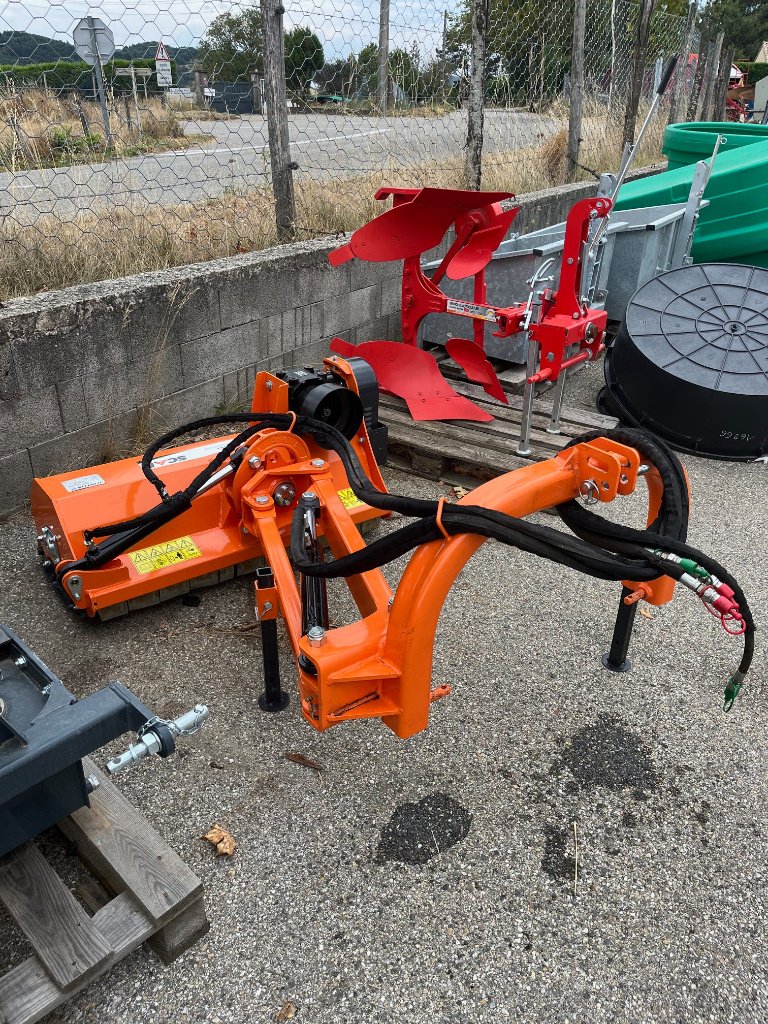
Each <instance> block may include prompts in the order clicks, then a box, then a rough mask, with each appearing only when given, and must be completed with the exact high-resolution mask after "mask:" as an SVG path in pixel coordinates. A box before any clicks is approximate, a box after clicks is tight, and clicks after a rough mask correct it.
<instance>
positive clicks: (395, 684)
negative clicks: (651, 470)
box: [299, 446, 623, 738]
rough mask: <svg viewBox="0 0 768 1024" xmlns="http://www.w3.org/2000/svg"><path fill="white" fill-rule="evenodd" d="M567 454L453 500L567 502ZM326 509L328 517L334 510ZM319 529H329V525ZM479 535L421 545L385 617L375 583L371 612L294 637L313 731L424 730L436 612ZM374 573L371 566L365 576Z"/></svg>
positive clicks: (507, 505)
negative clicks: (350, 727) (360, 724)
mask: <svg viewBox="0 0 768 1024" xmlns="http://www.w3.org/2000/svg"><path fill="white" fill-rule="evenodd" d="M617 447H618V448H621V446H617ZM573 451H574V450H573V449H572V450H571V451H570V452H568V453H565V454H564V455H561V456H558V457H557V458H556V459H552V460H549V461H547V462H541V463H538V464H535V465H531V466H526V467H524V468H523V469H518V470H515V471H514V472H513V473H508V474H506V475H504V476H502V477H498V478H497V479H495V480H491V481H489V482H488V483H486V484H483V485H481V486H480V487H478V488H477V489H476V490H474V491H473V492H472V493H471V494H469V495H467V496H466V497H465V498H462V499H461V501H460V502H459V504H477V505H482V506H485V507H487V508H493V509H498V510H499V511H501V512H505V513H508V514H510V515H516V516H524V515H528V514H530V513H532V512H536V511H540V510H541V509H544V508H548V507H550V506H552V505H557V504H559V503H560V502H563V501H568V500H569V499H571V498H574V497H576V496H577V495H578V493H579V487H580V484H581V475H580V474H579V472H578V470H577V467H576V461H575V459H574V458H573V455H572V452H573ZM607 457H608V458H614V459H617V460H622V458H623V457H622V456H621V455H619V454H616V455H608V456H607ZM621 464H622V465H623V461H622V463H621ZM613 496H615V490H614V491H613V492H612V493H611V494H608V493H606V494H605V498H606V500H607V499H609V498H610V497H613ZM327 511H328V512H329V513H330V516H331V518H335V516H334V512H333V509H328V510H327ZM324 512H325V510H324ZM324 528H325V530H326V531H329V529H330V527H329V524H328V522H326V524H325V527H324ZM485 539H486V538H484V537H480V536H477V535H476V534H461V535H457V536H455V537H452V538H451V539H450V540H440V541H433V542H431V543H429V544H425V545H423V546H421V547H420V548H418V549H417V550H416V552H415V553H414V554H413V556H412V558H411V560H410V562H409V564H408V567H407V568H406V570H405V573H404V574H403V577H402V579H401V581H400V584H399V586H398V588H397V593H396V595H395V599H394V603H393V604H392V608H391V612H390V613H389V614H388V613H387V609H386V607H383V605H382V598H383V597H384V596H385V595H386V594H387V593H388V588H387V589H386V590H385V589H384V587H381V586H378V585H377V610H376V611H375V612H374V613H373V614H372V615H370V616H368V618H365V619H362V620H361V621H358V622H354V623H352V624H350V625H348V626H343V627H341V628H339V629H334V630H330V631H329V632H328V633H327V634H326V638H325V641H324V643H323V646H322V647H320V648H315V647H312V646H310V644H309V642H308V640H307V638H306V637H303V638H302V639H301V643H300V650H301V653H302V654H303V655H304V656H305V659H306V661H308V662H311V664H312V665H313V666H314V672H311V673H310V672H307V671H306V670H304V669H303V668H302V667H301V666H300V668H299V685H300V690H301V694H302V710H303V712H304V714H305V717H306V718H307V719H308V721H310V722H311V723H312V725H314V726H315V728H318V729H325V728H327V727H328V726H330V725H333V724H335V723H336V722H338V721H343V720H345V719H349V718H362V717H381V718H383V720H384V722H385V723H386V725H388V726H389V728H390V729H392V730H393V732H395V733H396V734H397V735H398V736H400V737H403V738H405V737H408V736H412V735H414V734H415V733H417V732H420V731H421V730H422V729H425V728H426V726H427V724H428V721H429V706H430V682H431V676H432V653H433V646H434V640H435V631H436V628H437V622H438V619H439V616H440V611H441V609H442V606H443V603H444V601H445V598H446V596H447V594H448V591H449V590H450V588H451V585H452V584H453V581H454V579H455V578H456V576H457V575H458V573H459V572H460V571H461V569H462V568H463V566H464V565H465V564H466V563H467V561H468V560H469V558H470V557H471V556H472V554H473V553H474V552H475V551H476V550H477V549H478V548H479V547H480V546H481V544H483V543H484V541H485ZM374 575H376V576H378V575H379V573H378V570H377V571H376V573H366V576H374ZM306 661H305V664H306Z"/></svg>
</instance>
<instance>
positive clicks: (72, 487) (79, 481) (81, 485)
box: [61, 473, 104, 494]
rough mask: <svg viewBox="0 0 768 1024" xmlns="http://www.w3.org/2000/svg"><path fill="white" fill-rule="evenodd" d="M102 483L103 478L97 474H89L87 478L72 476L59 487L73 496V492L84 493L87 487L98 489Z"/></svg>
mask: <svg viewBox="0 0 768 1024" xmlns="http://www.w3.org/2000/svg"><path fill="white" fill-rule="evenodd" d="M103 483H104V477H102V476H99V474H98V473H89V474H88V476H74V477H72V479H71V480H62V481H61V486H62V487H63V488H64V490H65V491H69V493H70V494H73V493H74V492H75V491H84V490H85V489H86V488H87V487H98V486H99V485H100V484H103Z"/></svg>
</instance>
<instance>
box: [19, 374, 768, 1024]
mask: <svg viewBox="0 0 768 1024" xmlns="http://www.w3.org/2000/svg"><path fill="white" fill-rule="evenodd" d="M596 382H597V379H596V377H594V376H593V375H592V376H590V374H588V373H586V372H585V373H584V374H582V375H579V377H578V383H577V384H576V382H574V383H575V384H576V387H575V391H574V395H575V396H576V397H579V398H580V399H582V400H583V401H585V402H586V401H587V400H588V399H591V395H592V393H593V391H594V385H595V384H596ZM685 461H686V466H687V468H688V471H689V474H690V477H691V482H692V487H693V494H694V499H693V511H692V524H691V533H690V536H691V540H692V542H693V543H694V544H697V545H698V546H700V547H702V548H705V549H707V550H709V551H710V552H712V553H713V554H714V555H715V556H716V557H718V558H719V559H720V560H721V561H723V562H725V563H726V564H727V565H728V566H729V567H730V568H731V569H732V571H733V572H734V573H735V574H736V575H737V576H738V577H739V579H740V580H741V582H742V585H743V587H744V589H745V591H746V592H747V594H748V596H749V597H750V598H751V602H752V606H753V610H754V612H755V615H756V617H757V618H758V619H762V618H764V616H765V612H766V608H767V606H768V568H767V567H766V557H765V532H766V518H765V515H766V514H765V504H766V495H767V494H768V490H767V486H766V485H767V484H768V470H767V469H766V468H765V467H764V466H747V465H736V464H726V463H716V462H707V461H703V460H697V459H693V458H687V459H686V460H685ZM387 477H388V482H389V486H390V488H391V489H392V490H399V491H401V492H408V493H411V494H418V495H423V496H436V495H438V494H441V493H445V488H444V487H443V486H441V485H438V484H432V483H427V482H424V481H418V480H415V479H408V478H406V477H404V476H403V475H402V474H399V473H395V472H389V473H388V474H387ZM624 502H625V504H626V503H629V504H631V502H632V499H624ZM639 507H640V505H639V499H638V502H637V504H636V506H635V514H637V509H638V508H639ZM543 521H545V522H549V523H550V524H553V520H552V519H551V517H545V518H544V519H543ZM0 551H1V554H0V559H1V566H0V581H1V582H2V586H1V587H0V621H1V622H4V623H7V624H8V625H9V626H11V627H12V628H13V629H15V630H16V631H17V632H18V633H20V634H21V635H22V637H24V638H25V639H26V640H27V641H28V642H29V643H30V645H31V646H32V647H33V649H35V650H36V651H37V653H38V654H39V655H40V656H41V657H42V658H43V660H45V661H46V662H47V663H48V664H49V665H50V666H51V668H53V669H54V670H55V671H56V672H57V673H58V674H59V675H61V676H62V677H63V679H64V681H65V683H66V684H67V685H68V686H69V687H70V689H72V690H73V691H74V692H75V693H76V694H78V695H84V694H86V693H89V692H91V691H93V690H95V689H98V688H99V687H101V686H102V685H104V683H105V682H107V681H109V680H113V679H120V680H122V682H124V683H125V684H127V685H128V686H130V687H131V688H132V689H134V690H135V691H136V693H138V694H139V695H140V696H141V697H142V699H144V700H145V701H146V702H147V703H148V704H150V705H151V706H153V707H154V708H155V709H156V710H157V711H158V713H160V714H163V715H172V714H176V713H178V712H179V711H181V710H182V709H185V708H187V707H190V706H191V705H192V704H194V703H195V702H196V701H198V700H204V701H205V702H206V703H208V705H209V706H210V710H211V717H210V721H209V724H208V725H207V726H206V728H205V729H204V730H203V732H202V733H200V734H199V735H198V736H197V737H195V738H194V739H193V740H191V741H190V742H188V743H187V744H186V746H185V749H184V751H183V755H182V756H177V757H175V758H171V759H169V760H168V761H166V762H160V761H154V762H153V763H152V764H146V763H145V764H143V765H142V766H140V767H139V768H136V769H135V770H133V771H132V772H129V773H127V774H126V775H124V776H121V777H120V779H119V780H118V782H117V784H118V785H119V787H120V788H121V790H122V791H123V792H124V793H125V794H126V795H127V796H128V797H129V798H130V799H131V800H132V801H134V802H135V803H136V804H137V805H138V806H139V807H141V808H142V809H143V811H144V812H145V813H146V815H147V817H148V818H149V820H150V821H151V822H152V824H153V825H154V826H155V827H156V828H157V829H158V830H159V831H160V832H161V834H162V835H163V836H164V837H165V838H166V839H167V840H168V842H169V843H170V844H171V845H172V846H173V847H174V848H175V849H176V850H178V852H179V853H180V854H181V856H182V857H183V858H184V859H185V860H186V861H187V862H188V863H189V865H190V866H191V868H192V869H193V870H194V871H195V872H196V873H197V874H198V875H199V876H200V877H201V878H202V879H203V881H204V883H205V891H206V903H207V909H208V914H209V916H210V920H211V931H210V933H209V934H208V935H207V936H206V937H205V938H204V939H203V940H202V941H201V942H199V943H198V944H197V945H196V946H195V947H194V948H192V949H191V950H189V951H188V952H187V953H186V954H184V955H183V956H182V957H181V958H180V959H179V960H177V961H176V962H175V963H174V964H172V965H171V966H169V967H163V966H162V965H161V963H160V961H159V960H158V959H156V957H155V956H154V954H153V953H152V952H151V951H149V950H147V949H143V948H142V949H139V950H138V951H136V952H135V953H134V954H133V955H131V956H130V957H128V958H127V959H126V960H124V961H123V962H122V963H120V964H118V965H117V966H116V967H115V968H113V969H112V970H111V971H110V972H109V973H108V974H107V975H106V976H105V977H103V978H101V979H100V980H97V981H95V982H93V983H92V984H91V985H89V986H88V987H87V988H86V989H85V990H84V991H83V992H81V993H80V994H78V995H76V996H75V997H74V998H72V999H71V1000H70V1001H69V1002H68V1003H66V1004H65V1005H64V1006H63V1007H62V1008H61V1009H59V1010H58V1011H57V1012H56V1013H55V1014H54V1015H53V1016H52V1017H51V1020H53V1021H58V1022H68V1024H74V1022H89V1024H104V1022H119V1024H123V1022H124V1024H150V1022H157V1024H159V1022H165V1021H177V1022H181V1024H192V1022H195V1024H197V1022H200V1024H223V1022H233V1024H234V1022H238V1024H239V1022H243V1024H245V1022H248V1024H250V1022H254V1024H261V1022H270V1021H275V1020H289V1019H295V1020H296V1021H297V1022H306V1024H340V1022H350V1024H378V1022H381V1024H395V1022H398V1024H399V1022H408V1024H421V1022H430V1024H432V1022H435V1021H437V1022H446V1024H453V1022H468V1021H482V1022H486V1021H488V1022H491V1021H493V1022H496V1021H506V1020H509V1021H518V1022H520V1024H523V1022H525V1024H532V1022H541V1024H544V1022H546V1024H549V1022H552V1024H575V1022H590V1024H603V1022H605V1024H608V1022H610V1024H616V1022H627V1024H660V1022H665V1024H666V1022H670V1024H699V1022H700V1024H713V1022H716V1024H727V1022H731V1021H733V1022H738V1024H763V1022H764V1021H765V1020H766V1019H767V1018H768V981H767V980H766V948H768V947H767V946H766V904H767V903H768V869H767V866H766V827H767V824H768V822H767V815H766V803H765V791H766V779H767V778H768V772H767V771H766V767H765V764H766V757H765V755H766V745H767V744H766V724H768V721H767V719H768V716H767V714H766V701H765V696H766V687H765V676H766V671H765V670H766V656H765V651H764V649H763V648H762V646H761V645H760V643H759V641H760V636H759V637H758V654H757V657H756V660H755V664H754V665H753V672H752V675H751V678H750V680H749V683H748V686H747V687H745V690H744V692H743V694H742V696H741V697H740V699H739V700H738V702H737V704H736V707H735V708H734V710H733V711H732V712H731V714H730V715H724V714H723V713H722V711H721V707H722V691H723V685H724V682H725V680H726V678H727V676H728V674H729V672H730V671H731V670H732V669H733V668H734V667H735V665H736V664H737V662H738V660H739V658H740V651H741V642H740V641H739V640H736V639H732V638H729V637H727V636H726V635H725V634H724V633H723V632H722V630H721V629H720V628H719V625H718V624H717V623H716V621H715V620H714V619H712V618H711V617H709V616H708V615H706V614H705V613H704V612H703V610H702V609H701V608H700V606H698V603H697V602H695V600H694V599H692V597H691V596H690V595H689V594H687V593H682V594H680V595H679V596H678V597H677V599H676V600H675V601H674V602H673V603H672V604H671V605H668V606H666V607H663V608H661V609H653V610H652V611H650V612H648V616H649V617H647V618H646V617H645V616H644V615H638V617H637V627H636V631H635V637H634V639H633V644H632V649H631V654H632V658H633V661H634V667H633V670H632V672H631V673H629V674H626V675H615V674H612V673H609V672H607V671H605V670H604V669H603V668H602V667H601V665H600V660H599V656H600V654H601V653H602V652H603V651H604V650H605V649H606V647H607V644H608V641H609V637H610V632H611V627H612V620H613V616H614V613H615V610H616V604H617V595H618V588H617V586H616V585H615V584H613V585H612V584H606V583H600V582H595V581H593V580H591V579H587V578H584V577H580V576H577V575H575V574H573V573H569V572H567V571H565V570H562V571H561V570H560V569H559V568H558V567H556V566H554V565H550V564H548V563H544V562H541V561H534V560H533V559H532V558H530V557H527V556H523V555H521V554H519V553H517V552H516V551H512V550H510V549H507V548H503V547H501V546H499V545H494V544H490V543H489V544H486V545H485V546H484V547H483V548H482V549H481V550H480V551H479V553H478V554H477V555H476V556H475V558H474V560H473V561H472V563H471V564H470V566H469V567H468V568H467V569H466V570H465V571H464V572H463V573H462V575H461V576H460V578H459V579H458V581H457V583H456V585H455V586H454V588H453V590H452V591H451V594H450V596H449V598H448V601H447V603H446V605H445V609H444V612H443V615H442V617H441V620H440V625H439V633H438V641H437V644H436V651H435V663H434V676H433V683H434V684H438V683H444V682H450V683H451V684H452V686H453V693H452V695H451V696H450V697H448V698H447V699H445V700H442V701H440V702H438V703H437V704H435V705H434V707H433V712H432V722H431V726H430V728H429V729H428V730H427V731H426V732H425V733H422V734H421V735H419V736H416V737H414V738H413V739H410V740H407V741H401V740H398V739H397V738H396V737H395V736H394V735H393V734H392V733H390V732H389V730H387V729H386V728H385V727H384V726H382V725H381V724H379V723H378V722H369V723H361V724H352V725H350V724H347V725H343V726H340V727H337V728H335V729H332V730H330V731H329V732H327V733H325V734H322V735H321V734H317V733H315V732H314V731H313V730H312V729H311V728H310V727H309V726H308V725H306V724H305V723H304V721H303V720H302V719H301V717H300V715H299V712H298V709H297V702H296V699H295V696H294V697H293V699H292V703H291V707H290V708H289V709H288V710H287V711H285V712H283V713H281V714H279V715H276V716H267V715H264V714H262V713H260V712H259V711H258V710H257V707H256V697H257V695H258V693H259V690H260V657H261V655H260V649H259V640H258V633H257V632H242V631H241V630H240V629H239V627H242V626H244V625H247V624H250V623H251V622H252V600H251V589H250V584H249V582H248V581H247V580H238V581H235V582H233V583H230V584H225V585H223V586H220V587H219V588H217V589H215V590H206V591H202V592H201V594H200V596H201V602H200V605H199V606H198V607H189V606H185V605H183V604H182V603H181V602H180V601H174V602H172V603H169V604H167V605H165V606H161V607H159V608H155V609H152V610H149V611H145V612H138V613H134V614H133V615H132V616H131V617H129V618H126V619H122V620H116V621H113V622H111V623H108V624H103V625H99V624H93V623H87V622H85V623H84V622H80V621H76V620H75V619H74V618H72V617H71V616H70V615H69V614H67V612H66V611H65V609H64V608H63V607H61V606H60V604H59V602H58V601H57V599H56V598H55V596H54V594H53V592H52V591H51V590H50V589H49V587H48V585H47V583H46V582H45V580H44V578H43V575H42V572H41V571H40V570H39V568H38V567H37V565H36V562H35V557H34V554H33V538H32V529H31V525H30V521H29V519H28V517H27V516H26V515H19V516H17V517H16V518H15V519H13V520H12V521H10V522H7V523H5V524H4V525H3V526H2V527H0ZM400 568H401V566H400V565H397V566H394V567H392V569H391V570H390V574H391V576H392V577H393V578H396V576H397V572H398V570H399V569H400ZM347 609H348V601H346V600H342V599H341V598H339V597H337V596H336V588H334V594H333V596H332V617H333V618H334V620H336V621H338V620H339V619H340V618H342V619H343V617H344V616H346V615H347V614H348V612H347ZM282 648H283V651H284V652H285V656H284V661H283V672H284V684H286V685H287V688H289V689H291V691H292V694H295V684H294V682H293V673H292V667H291V659H290V658H289V657H288V654H287V651H288V648H287V644H286V643H285V639H284V637H283V643H282ZM118 746H119V745H115V746H114V747H113V748H109V749H108V750H105V751H103V752H101V754H100V755H98V757H97V759H98V760H100V761H102V760H106V755H107V754H108V753H111V752H112V751H113V749H114V750H116V749H118ZM286 752H299V753H301V754H303V755H304V756H306V757H308V758H311V759H313V760H314V761H317V762H318V763H319V764H321V765H322V767H323V771H322V773H318V772H316V771H313V770H312V769H310V768H307V767H304V766H302V765H300V764H297V763H294V762H291V761H289V760H287V759H286V757H285V754H286ZM214 765H216V766H217V767H214ZM214 823H217V824H220V825H222V826H224V827H225V828H227V829H229V830H230V831H231V832H232V833H233V834H234V836H235V837H236V839H237V843H238V846H237V851H236V853H235V855H234V856H233V857H232V858H231V859H230V858H223V857H222V858H218V859H217V858H214V856H213V852H212V848H211V847H210V846H209V845H208V844H207V843H204V842H201V840H200V839H199V837H200V836H201V835H202V833H204V832H205V831H207V830H208V829H209V828H210V827H211V826H212V825H213V824H214ZM2 925H3V922H2V921H0V930H2V934H3V947H4V948H3V949H0V972H1V971H2V970H4V969H6V967H7V966H8V964H9V963H15V962H18V959H19V958H20V957H21V956H23V952H24V951H23V948H22V946H21V945H20V944H19V943H18V942H15V941H13V940H12V939H8V941H6V936H7V935H8V931H7V929H3V927H2ZM1 1018H2V1013H1V1012H0V1019H1Z"/></svg>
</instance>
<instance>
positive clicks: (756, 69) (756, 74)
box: [736, 60, 768, 85]
mask: <svg viewBox="0 0 768 1024" xmlns="http://www.w3.org/2000/svg"><path fill="white" fill-rule="evenodd" d="M736 67H737V68H739V70H740V71H744V72H746V84H747V85H757V83H758V82H759V81H760V80H761V79H763V78H765V77H766V75H768V64H758V63H757V61H754V60H737V61H736Z"/></svg>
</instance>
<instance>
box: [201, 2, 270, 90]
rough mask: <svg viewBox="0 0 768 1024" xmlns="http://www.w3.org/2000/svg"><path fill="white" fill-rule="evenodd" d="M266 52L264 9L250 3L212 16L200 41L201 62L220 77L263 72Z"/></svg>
mask: <svg viewBox="0 0 768 1024" xmlns="http://www.w3.org/2000/svg"><path fill="white" fill-rule="evenodd" d="M263 52H264V39H263V35H262V31H261V11H260V10H259V8H258V7H247V8H245V9H244V10H242V11H240V12H239V13H238V14H220V15H219V16H218V17H217V18H214V19H213V21H212V22H211V24H210V26H209V28H208V31H207V32H206V34H205V36H204V37H203V40H202V42H201V43H200V48H199V50H198V65H199V66H200V68H202V70H203V71H207V72H208V74H209V75H210V76H211V78H212V79H214V78H215V79H217V80H218V81H223V82H242V81H248V79H249V78H250V76H251V75H252V74H260V73H261V71H262V60H263Z"/></svg>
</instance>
